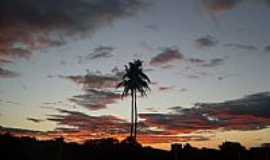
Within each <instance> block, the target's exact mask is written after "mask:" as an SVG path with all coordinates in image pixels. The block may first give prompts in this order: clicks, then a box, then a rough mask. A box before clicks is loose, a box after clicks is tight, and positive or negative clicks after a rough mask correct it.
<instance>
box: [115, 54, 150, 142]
mask: <svg viewBox="0 0 270 160" xmlns="http://www.w3.org/2000/svg"><path fill="white" fill-rule="evenodd" d="M142 63H143V62H142V61H141V60H139V59H137V60H134V61H133V62H129V64H128V66H127V65H125V73H124V75H123V77H122V81H121V82H120V83H119V84H118V85H117V88H119V87H124V90H123V93H122V97H124V96H127V95H129V93H130V95H131V126H130V137H133V133H134V139H135V140H136V137H137V123H138V110H137V92H139V93H141V95H142V96H146V95H147V91H150V88H149V83H151V81H150V79H149V78H148V76H147V75H146V74H145V73H144V72H143V68H142Z"/></svg>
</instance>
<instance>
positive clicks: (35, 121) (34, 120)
mask: <svg viewBox="0 0 270 160" xmlns="http://www.w3.org/2000/svg"><path fill="white" fill-rule="evenodd" d="M27 120H28V121H31V122H34V123H40V122H43V121H44V120H42V119H39V118H30V117H28V118H27Z"/></svg>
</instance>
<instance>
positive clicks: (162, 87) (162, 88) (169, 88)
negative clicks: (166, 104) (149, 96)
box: [158, 86, 174, 91]
mask: <svg viewBox="0 0 270 160" xmlns="http://www.w3.org/2000/svg"><path fill="white" fill-rule="evenodd" d="M158 89H159V90H160V91H168V90H172V89H174V86H161V87H159V88H158Z"/></svg>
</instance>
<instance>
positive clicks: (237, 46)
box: [224, 43, 258, 51]
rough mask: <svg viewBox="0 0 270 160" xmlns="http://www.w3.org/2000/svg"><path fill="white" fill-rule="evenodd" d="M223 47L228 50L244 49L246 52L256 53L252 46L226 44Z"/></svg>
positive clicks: (255, 48)
mask: <svg viewBox="0 0 270 160" xmlns="http://www.w3.org/2000/svg"><path fill="white" fill-rule="evenodd" d="M224 46H225V47H229V48H238V49H244V50H248V51H257V50H258V48H257V47H256V46H254V45H246V44H240V43H227V44H224Z"/></svg>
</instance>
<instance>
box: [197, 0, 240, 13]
mask: <svg viewBox="0 0 270 160" xmlns="http://www.w3.org/2000/svg"><path fill="white" fill-rule="evenodd" d="M241 1H242V0H202V2H203V5H204V6H205V7H206V8H207V9H208V10H209V11H211V12H218V13H220V12H224V11H227V10H231V9H233V8H234V7H236V5H238V4H239V3H240V2H241Z"/></svg>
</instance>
